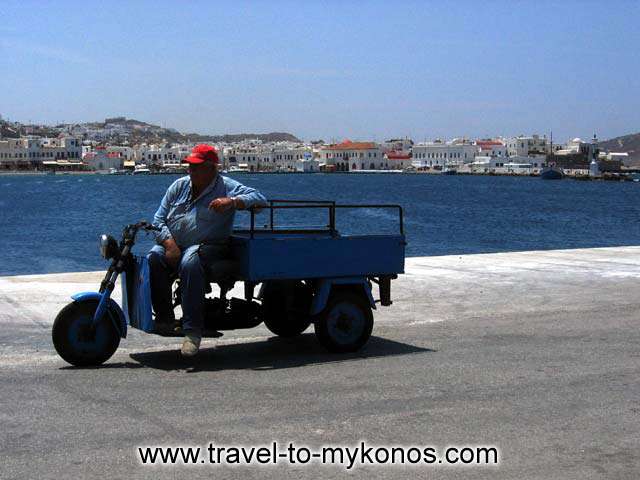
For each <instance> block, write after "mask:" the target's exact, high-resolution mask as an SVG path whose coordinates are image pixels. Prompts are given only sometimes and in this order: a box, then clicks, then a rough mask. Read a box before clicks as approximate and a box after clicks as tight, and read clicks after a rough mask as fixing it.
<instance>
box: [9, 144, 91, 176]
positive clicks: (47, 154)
mask: <svg viewBox="0 0 640 480" xmlns="http://www.w3.org/2000/svg"><path fill="white" fill-rule="evenodd" d="M81 159H82V145H81V143H80V140H79V139H77V138H75V137H61V138H39V137H23V138H7V139H5V140H0V168H4V169H10V170H22V169H36V168H41V167H42V166H43V163H44V162H56V161H59V160H61V161H65V162H69V161H71V162H74V163H77V162H80V161H81Z"/></svg>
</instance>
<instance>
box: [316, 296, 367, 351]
mask: <svg viewBox="0 0 640 480" xmlns="http://www.w3.org/2000/svg"><path fill="white" fill-rule="evenodd" d="M314 327H315V332H316V336H317V337H318V340H319V341H320V343H321V344H322V346H323V347H325V348H326V349H327V350H329V351H330V352H335V353H347V352H355V351H357V350H359V349H360V348H362V346H363V345H364V344H365V343H367V340H369V337H371V332H372V331H373V314H372V312H371V305H370V303H369V301H368V299H367V298H366V297H364V295H362V294H357V293H354V292H352V291H348V292H347V291H337V292H334V293H332V294H331V297H330V298H329V301H328V302H327V306H326V307H325V308H324V310H323V311H322V312H321V313H320V315H319V316H318V318H317V320H316V322H315V324H314Z"/></svg>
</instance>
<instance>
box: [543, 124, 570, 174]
mask: <svg viewBox="0 0 640 480" xmlns="http://www.w3.org/2000/svg"><path fill="white" fill-rule="evenodd" d="M549 151H550V153H549V157H550V158H551V161H548V162H547V166H546V167H544V168H543V169H542V170H541V171H540V178H541V179H543V180H562V179H563V178H564V171H563V170H562V168H560V167H558V166H557V165H556V162H554V161H553V157H554V153H553V132H551V148H550V149H549Z"/></svg>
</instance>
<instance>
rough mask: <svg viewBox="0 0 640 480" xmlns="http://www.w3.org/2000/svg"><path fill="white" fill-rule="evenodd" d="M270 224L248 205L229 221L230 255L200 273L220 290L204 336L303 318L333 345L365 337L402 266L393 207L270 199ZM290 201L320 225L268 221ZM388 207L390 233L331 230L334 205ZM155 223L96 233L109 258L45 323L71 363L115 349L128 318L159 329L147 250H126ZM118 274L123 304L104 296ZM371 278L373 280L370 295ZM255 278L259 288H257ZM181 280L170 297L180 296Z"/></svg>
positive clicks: (286, 331) (300, 325)
mask: <svg viewBox="0 0 640 480" xmlns="http://www.w3.org/2000/svg"><path fill="white" fill-rule="evenodd" d="M263 208H264V209H267V210H268V214H269V220H268V224H267V225H264V226H262V227H256V213H257V211H256V210H255V209H250V215H251V218H250V227H249V228H248V229H235V230H234V232H233V234H232V236H231V238H230V246H231V252H232V255H231V257H230V258H229V259H228V260H225V261H224V262H223V264H222V265H221V264H217V268H216V271H215V274H214V273H213V272H207V273H208V278H207V280H208V285H209V288H208V289H207V290H208V293H211V292H212V288H211V284H217V286H218V287H219V295H217V296H212V295H208V297H207V298H206V299H205V307H204V308H205V311H204V318H205V331H204V332H203V337H219V336H221V335H222V333H221V331H224V330H235V329H243V328H253V327H256V326H258V325H260V324H261V323H263V322H264V323H265V325H266V327H267V328H268V329H269V330H270V331H271V332H273V333H274V334H275V335H278V336H281V337H294V336H296V335H298V334H300V333H302V332H303V331H305V330H306V329H307V328H308V327H309V325H310V324H311V323H313V324H314V328H315V334H316V336H317V338H318V340H319V341H320V343H321V344H322V345H323V346H324V347H325V348H326V349H327V350H329V351H331V352H353V351H356V350H358V349H359V348H361V347H362V346H363V345H364V344H365V343H366V342H367V340H368V339H369V337H370V335H371V331H372V328H373V315H372V309H375V308H376V303H379V304H380V305H382V306H389V305H391V303H392V302H391V280H392V279H395V278H397V275H398V274H399V273H404V258H405V245H406V241H405V236H404V227H403V213H402V207H401V206H399V205H337V204H336V203H335V202H333V201H326V202H325V201H307V200H302V201H299V200H271V201H269V205H268V206H266V207H263ZM290 209H325V210H326V212H327V216H328V218H327V220H328V223H327V225H326V226H323V227H310V228H293V227H282V226H280V227H279V226H276V225H274V212H275V211H276V210H282V211H284V212H286V211H290ZM343 209H391V210H395V211H397V213H398V227H399V230H398V232H397V233H393V234H376V235H344V234H340V232H339V231H338V230H337V229H336V211H337V210H343ZM157 229H158V228H157V227H155V226H153V225H151V224H149V223H147V222H144V221H141V222H139V223H136V224H132V225H127V226H126V227H125V228H124V230H123V232H122V239H121V240H120V242H119V243H118V242H117V241H116V240H115V239H114V238H113V237H112V236H110V235H102V237H101V239H100V252H101V254H102V256H103V257H104V258H105V259H108V260H111V264H110V265H109V269H108V270H107V273H106V275H105V277H104V280H102V283H101V284H100V289H99V291H98V292H82V293H77V294H75V295H73V296H72V297H71V298H72V299H73V302H71V303H69V304H68V305H67V306H65V307H64V308H63V309H62V310H61V311H60V313H59V314H58V316H57V317H56V319H55V321H54V323H53V331H52V336H53V344H54V346H55V349H56V351H57V352H58V354H60V356H61V357H62V358H63V359H64V360H66V361H67V362H69V363H71V364H72V365H76V366H90V365H100V364H102V363H103V362H105V361H106V360H108V359H109V358H110V357H111V356H112V355H113V354H114V352H115V351H116V350H117V348H118V345H119V343H120V338H125V337H126V335H127V325H128V326H130V327H132V328H135V329H138V330H141V331H143V332H146V333H151V334H157V335H162V336H179V335H180V334H179V333H175V334H174V333H164V332H163V333H159V332H157V331H156V328H155V321H154V317H153V314H152V307H151V289H150V281H149V265H148V261H147V258H146V257H145V256H136V255H133V252H132V249H133V246H134V244H135V241H136V235H137V234H138V232H139V231H140V230H146V231H149V230H157ZM121 274H122V278H121V285H122V308H120V306H118V304H117V303H116V302H115V301H114V300H113V299H112V298H111V293H112V292H113V289H114V288H115V285H116V280H117V278H118V276H119V275H121ZM236 282H244V298H237V297H232V298H230V299H227V295H228V293H229V291H230V290H231V289H232V288H233V286H234V284H235V283H236ZM372 284H377V285H378V292H379V299H378V300H374V298H373V291H372ZM258 285H260V288H259V290H258V293H257V295H255V296H254V292H255V289H256V287H257V286H258ZM180 288H181V287H180V285H179V280H176V282H175V284H174V293H173V297H174V298H173V305H174V308H175V307H177V306H178V305H179V303H180Z"/></svg>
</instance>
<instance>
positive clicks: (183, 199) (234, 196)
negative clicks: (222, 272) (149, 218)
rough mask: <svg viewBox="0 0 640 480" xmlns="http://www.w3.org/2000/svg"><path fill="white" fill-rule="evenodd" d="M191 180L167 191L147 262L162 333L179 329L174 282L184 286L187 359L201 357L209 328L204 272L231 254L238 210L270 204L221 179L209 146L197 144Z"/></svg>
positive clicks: (191, 158) (190, 161)
mask: <svg viewBox="0 0 640 480" xmlns="http://www.w3.org/2000/svg"><path fill="white" fill-rule="evenodd" d="M185 161H186V162H187V163H188V164H189V176H186V177H182V178H179V179H178V180H176V181H175V182H173V184H171V186H170V187H169V189H168V190H167V192H166V193H165V195H164V198H163V199H162V202H161V203H160V208H158V211H157V212H156V214H155V217H154V221H153V223H154V225H156V226H158V227H160V228H161V231H159V232H157V233H156V243H157V245H155V246H154V247H153V248H152V249H151V251H150V252H149V255H148V256H147V258H148V259H149V268H150V273H151V302H152V304H153V309H154V311H155V313H156V325H157V328H158V330H159V331H168V330H172V329H173V328H174V323H175V317H174V314H173V306H172V302H171V284H172V281H171V278H172V276H174V275H175V274H178V275H179V276H180V282H181V285H182V313H183V315H182V329H183V331H184V335H185V338H184V343H183V344H182V349H181V352H182V355H184V356H186V357H192V356H194V355H196V354H197V353H198V350H199V348H200V340H201V338H202V330H203V327H204V318H203V315H202V314H203V306H204V296H205V288H206V280H205V273H204V269H205V268H208V269H212V270H215V268H216V261H219V260H223V259H225V258H226V257H227V255H228V253H229V247H228V240H229V236H230V235H231V232H232V230H233V219H234V216H235V211H236V210H242V209H245V208H250V207H253V206H264V205H266V199H265V198H264V196H263V195H262V194H261V193H259V192H258V191H257V190H255V189H253V188H249V187H245V186H244V185H242V184H240V183H239V182H236V181H235V180H232V179H230V178H227V177H223V176H222V175H218V169H217V166H218V154H217V152H216V149H215V148H214V147H212V146H209V145H196V146H195V147H194V148H193V150H192V152H191V155H190V156H188V157H187V158H186V160H185Z"/></svg>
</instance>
